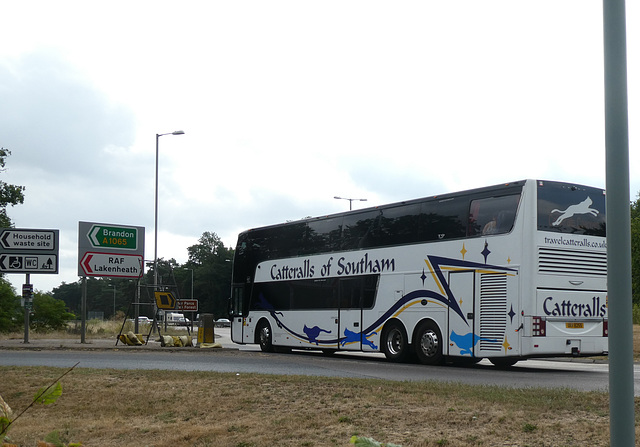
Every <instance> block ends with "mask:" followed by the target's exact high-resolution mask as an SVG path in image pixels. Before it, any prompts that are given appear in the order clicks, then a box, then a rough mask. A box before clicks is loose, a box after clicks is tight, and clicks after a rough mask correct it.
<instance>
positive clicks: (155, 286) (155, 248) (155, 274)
mask: <svg viewBox="0 0 640 447" xmlns="http://www.w3.org/2000/svg"><path fill="white" fill-rule="evenodd" d="M165 135H184V132H183V131H182V130H176V131H175V132H169V133H157V134H156V206H155V213H156V214H155V219H154V222H155V225H154V230H153V237H154V243H153V291H154V292H156V291H157V290H158V140H160V137H162V136H165Z"/></svg>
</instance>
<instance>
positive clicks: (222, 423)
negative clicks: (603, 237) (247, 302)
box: [0, 322, 640, 447]
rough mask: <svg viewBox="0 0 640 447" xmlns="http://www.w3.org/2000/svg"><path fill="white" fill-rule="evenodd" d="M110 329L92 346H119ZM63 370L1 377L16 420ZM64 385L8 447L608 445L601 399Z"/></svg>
mask: <svg viewBox="0 0 640 447" xmlns="http://www.w3.org/2000/svg"><path fill="white" fill-rule="evenodd" d="M120 324H122V323H121V322H120V323H117V324H115V326H116V327H117V330H116V331H115V333H117V332H118V331H119V329H120V326H119V325H120ZM112 326H114V325H113V323H111V325H110V327H107V328H104V329H99V326H97V327H96V330H95V331H92V334H93V335H89V331H88V336H93V337H104V336H106V335H112V336H115V333H114V332H113V328H112ZM43 336H45V337H51V338H62V336H63V333H56V334H45V335H43ZM75 336H77V335H75ZM634 356H635V357H636V358H640V326H634ZM62 372H63V370H60V369H55V368H22V367H20V368H16V367H0V377H1V378H2V379H1V380H0V395H1V396H2V397H3V398H4V399H5V400H6V401H7V403H8V404H9V405H11V407H12V408H13V409H14V411H15V412H17V411H19V410H21V409H23V408H25V407H26V406H27V405H28V404H29V403H30V401H31V398H32V396H33V395H34V393H35V392H36V390H37V389H39V388H40V387H42V386H44V385H47V384H49V382H50V381H52V380H54V379H55V378H56V377H58V376H59V375H60V374H61V373H62ZM62 384H63V388H64V393H63V395H62V397H61V398H60V399H59V400H58V402H56V403H55V404H53V405H52V406H49V407H35V408H32V409H30V410H29V411H28V412H27V413H26V414H25V415H24V416H23V417H22V418H21V419H19V420H18V421H17V422H16V424H15V426H13V427H12V429H11V432H10V435H11V438H12V440H13V441H14V442H15V443H17V444H19V445H23V446H35V444H36V440H37V439H42V438H44V436H45V435H46V434H47V433H49V432H51V431H54V430H57V431H59V432H60V434H61V437H63V438H65V439H66V440H67V441H79V442H82V443H83V444H84V445H87V446H92V445H99V446H175V445H181V446H182V445H184V446H229V447H252V446H254V447H261V446H272V445H273V446H276V445H277V446H348V445H349V438H350V437H351V436H352V435H359V436H366V437H372V438H374V439H376V440H378V441H382V442H394V443H396V444H400V445H402V446H404V447H410V446H422V447H426V446H580V447H584V446H585V445H588V446H607V445H609V412H608V408H609V398H608V395H607V394H605V393H596V392H591V393H583V392H577V391H572V390H541V389H535V390H514V389H509V388H506V389H505V388H497V387H474V386H467V385H456V384H443V383H397V382H386V381H380V380H357V379H335V378H317V377H291V376H285V377H282V376H263V375H257V374H244V375H239V376H236V375H233V374H220V373H202V372H170V373H169V372H162V371H133V372H132V371H113V370H90V369H76V370H74V371H73V372H72V373H71V374H69V375H68V376H66V377H65V378H64V379H63V380H62ZM638 405H639V404H638V401H636V414H640V412H638ZM636 438H637V439H640V432H639V431H638V428H636Z"/></svg>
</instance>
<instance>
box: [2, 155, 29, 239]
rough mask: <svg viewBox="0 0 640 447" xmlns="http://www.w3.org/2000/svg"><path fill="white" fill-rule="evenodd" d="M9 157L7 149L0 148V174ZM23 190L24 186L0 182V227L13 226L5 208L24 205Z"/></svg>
mask: <svg viewBox="0 0 640 447" xmlns="http://www.w3.org/2000/svg"><path fill="white" fill-rule="evenodd" d="M9 155H11V151H10V150H9V149H5V148H0V172H2V171H5V169H6V168H5V163H6V161H5V160H6V158H7V157H8V156H9ZM24 190H25V187H24V186H16V185H10V184H8V183H5V182H3V181H1V180H0V227H2V228H9V227H11V226H13V224H12V222H11V219H10V218H9V216H8V215H7V206H8V205H12V206H13V205H18V204H21V203H24V194H23V193H24Z"/></svg>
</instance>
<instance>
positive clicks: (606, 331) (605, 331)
mask: <svg viewBox="0 0 640 447" xmlns="http://www.w3.org/2000/svg"><path fill="white" fill-rule="evenodd" d="M602 336H603V337H608V336H609V320H603V321H602Z"/></svg>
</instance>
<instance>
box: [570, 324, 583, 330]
mask: <svg viewBox="0 0 640 447" xmlns="http://www.w3.org/2000/svg"><path fill="white" fill-rule="evenodd" d="M567 329H584V323H567Z"/></svg>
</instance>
